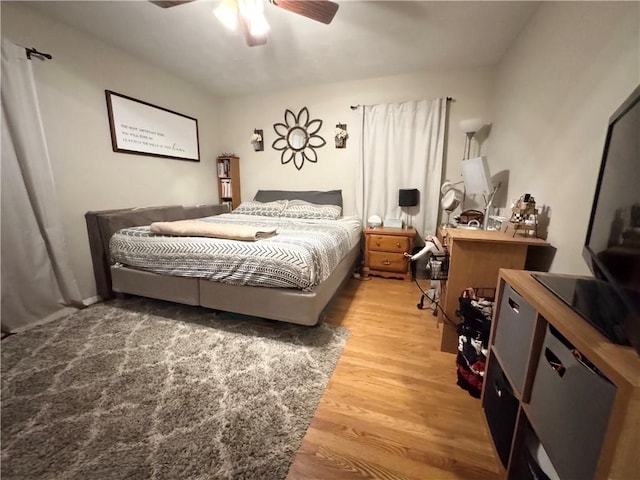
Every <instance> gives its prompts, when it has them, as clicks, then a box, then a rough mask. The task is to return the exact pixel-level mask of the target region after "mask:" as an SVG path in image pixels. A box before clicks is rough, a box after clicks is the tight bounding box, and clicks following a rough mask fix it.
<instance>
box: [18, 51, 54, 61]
mask: <svg viewBox="0 0 640 480" xmlns="http://www.w3.org/2000/svg"><path fill="white" fill-rule="evenodd" d="M25 51H26V52H27V60H31V55H36V56H38V57H42V58H46V59H47V60H51V59H52V58H53V57H52V56H51V55H49V54H48V53H43V52H39V51H38V50H36V49H35V48H25Z"/></svg>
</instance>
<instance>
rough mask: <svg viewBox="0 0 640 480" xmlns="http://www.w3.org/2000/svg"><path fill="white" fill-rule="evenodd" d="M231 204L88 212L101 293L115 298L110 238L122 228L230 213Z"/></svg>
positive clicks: (97, 282)
mask: <svg viewBox="0 0 640 480" xmlns="http://www.w3.org/2000/svg"><path fill="white" fill-rule="evenodd" d="M228 211H229V207H228V206H227V205H195V206H189V207H183V206H181V205H171V206H166V207H145V208H125V209H120V210H101V211H95V212H87V213H86V214H85V216H84V218H85V220H86V222H87V234H88V235H89V248H90V249H91V261H92V263H93V274H94V277H95V280H96V288H97V291H98V295H100V296H101V297H102V298H103V299H105V300H107V299H109V298H113V296H114V294H113V290H111V268H110V267H111V258H110V255H109V240H111V237H112V235H113V234H114V233H116V232H117V231H118V230H120V229H121V228H127V227H137V226H141V225H150V224H151V223H153V222H171V221H174V220H186V219H188V218H201V217H210V216H212V215H219V214H221V213H227V212H228Z"/></svg>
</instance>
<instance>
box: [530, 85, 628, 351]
mask: <svg viewBox="0 0 640 480" xmlns="http://www.w3.org/2000/svg"><path fill="white" fill-rule="evenodd" d="M583 257H584V259H585V261H586V262H587V265H588V266H589V268H590V270H591V272H592V273H593V276H594V278H592V279H591V278H587V279H585V278H573V277H560V276H554V275H549V274H536V275H534V276H535V278H536V279H537V280H538V281H539V282H540V283H542V284H543V285H545V286H546V287H547V288H549V289H550V290H551V291H552V292H553V293H555V294H556V295H558V296H559V297H560V298H561V299H562V300H564V301H565V302H566V303H567V304H568V305H569V306H571V307H572V308H574V309H575V310H576V311H577V312H578V313H580V314H581V315H582V316H583V317H584V318H585V319H586V320H587V321H589V322H590V323H591V324H593V325H594V326H595V327H596V328H597V329H598V330H599V331H600V332H601V333H602V334H604V335H605V336H606V337H607V338H609V339H610V340H611V341H613V342H615V343H618V344H622V345H631V346H633V347H634V348H635V350H636V351H637V352H638V354H639V355H640V86H638V87H637V88H636V89H635V90H634V91H633V93H632V94H631V95H630V96H629V97H628V98H627V99H626V100H625V102H624V103H623V104H622V105H621V106H620V108H618V109H617V110H616V112H615V113H614V114H613V115H612V116H611V118H610V119H609V127H608V129H607V136H606V140H605V145H604V153H603V156H602V163H601V166H600V173H599V175H598V181H597V184H596V191H595V196H594V200H593V204H592V208H591V217H590V220H589V227H588V229H587V235H586V238H585V242H584V247H583Z"/></svg>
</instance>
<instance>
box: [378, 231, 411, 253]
mask: <svg viewBox="0 0 640 480" xmlns="http://www.w3.org/2000/svg"><path fill="white" fill-rule="evenodd" d="M410 243H411V240H410V239H409V238H407V237H400V236H397V235H371V238H370V239H369V249H370V250H377V251H381V252H398V253H404V252H409V253H411V252H410V251H409V249H410V248H411V247H410Z"/></svg>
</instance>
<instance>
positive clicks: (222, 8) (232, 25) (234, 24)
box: [213, 0, 238, 31]
mask: <svg viewBox="0 0 640 480" xmlns="http://www.w3.org/2000/svg"><path fill="white" fill-rule="evenodd" d="M213 13H214V15H215V16H216V18H217V19H218V20H220V23H222V25H224V26H225V27H226V28H227V29H229V30H231V31H235V30H236V28H238V5H237V4H236V2H235V1H234V0H224V1H223V2H221V3H220V5H218V6H217V7H216V8H215V10H214V11H213Z"/></svg>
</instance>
